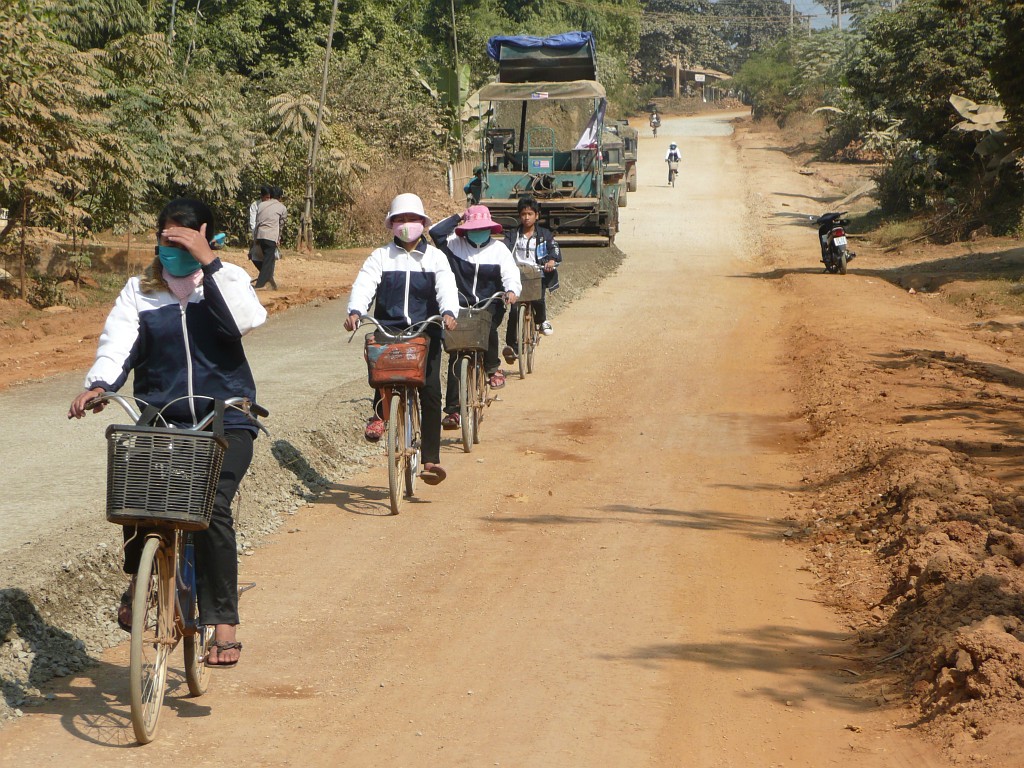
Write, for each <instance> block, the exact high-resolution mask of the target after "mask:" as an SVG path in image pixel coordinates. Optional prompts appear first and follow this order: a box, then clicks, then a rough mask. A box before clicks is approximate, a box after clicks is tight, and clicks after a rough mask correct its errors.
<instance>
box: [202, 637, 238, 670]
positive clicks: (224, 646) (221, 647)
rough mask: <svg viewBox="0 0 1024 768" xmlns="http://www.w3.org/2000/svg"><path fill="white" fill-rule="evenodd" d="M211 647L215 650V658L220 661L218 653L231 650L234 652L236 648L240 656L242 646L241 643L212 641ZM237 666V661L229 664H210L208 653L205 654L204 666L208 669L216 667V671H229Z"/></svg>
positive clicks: (217, 662) (215, 662) (218, 662)
mask: <svg viewBox="0 0 1024 768" xmlns="http://www.w3.org/2000/svg"><path fill="white" fill-rule="evenodd" d="M213 647H214V648H216V649H217V658H218V659H220V652H221V651H231V650H234V649H236V648H237V649H238V653H239V656H241V653H242V644H241V643H236V642H229V643H225V642H223V641H214V643H213ZM237 664H238V660H237V659H236V660H235V661H230V662H220V661H214V662H211V661H210V654H209V653H207V654H206V666H208V667H216V668H217V669H231V668H232V667H233V666H235V665H237Z"/></svg>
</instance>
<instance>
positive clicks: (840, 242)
mask: <svg viewBox="0 0 1024 768" xmlns="http://www.w3.org/2000/svg"><path fill="white" fill-rule="evenodd" d="M832 242H833V244H835V245H846V238H845V237H837V238H836V239H835V240H833V241H832Z"/></svg>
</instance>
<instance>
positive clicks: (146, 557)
mask: <svg viewBox="0 0 1024 768" xmlns="http://www.w3.org/2000/svg"><path fill="white" fill-rule="evenodd" d="M179 399H183V398H179ZM197 399H205V400H214V398H208V397H204V396H197ZM111 400H113V401H114V402H116V403H118V404H119V405H120V406H121V407H122V408H123V409H124V410H125V412H126V413H127V414H128V415H129V416H131V418H132V421H133V422H134V423H136V424H138V423H139V422H140V421H141V420H142V419H143V414H147V415H146V422H147V424H149V423H152V422H155V421H157V420H159V421H162V422H163V424H164V425H165V426H168V427H169V426H170V425H168V422H167V420H166V419H165V418H164V417H163V409H161V410H159V411H156V412H155V414H153V417H152V419H150V417H149V415H148V412H147V410H146V409H143V410H141V411H140V409H139V408H137V407H136V405H135V404H138V403H141V404H142V405H145V406H147V407H148V404H147V403H145V401H142V400H139V399H137V398H130V400H131V401H132V402H129V398H126V397H124V396H121V395H118V394H116V393H113V392H108V393H105V394H103V395H100V396H99V397H96V398H93V399H92V400H91V401H90V402H89V403H87V404H86V408H87V409H89V410H95V409H96V407H97V406H99V405H101V404H103V403H106V402H108V401H111ZM173 402H177V400H175V401H173ZM223 402H224V406H225V407H230V408H235V409H237V410H239V411H242V412H243V413H245V414H246V415H247V416H249V418H250V419H251V420H252V421H253V423H254V424H255V425H257V426H258V427H259V428H260V429H262V430H263V431H266V430H265V429H264V427H263V425H262V424H260V423H259V420H258V419H257V418H256V417H255V416H254V415H253V414H258V415H263V416H265V415H267V411H266V410H265V409H264V408H262V407H260V406H258V405H256V404H255V403H252V402H250V401H249V400H248V399H247V398H242V397H236V398H229V399H228V400H226V401H223ZM170 404H171V403H168V404H167V405H165V406H164V409H166V408H167V407H168V406H169V405H170ZM219 412H221V409H220V407H219V406H218V407H216V408H214V409H213V410H212V411H211V412H210V413H209V414H207V416H205V417H204V418H203V419H201V420H199V422H198V423H197V424H195V425H193V427H192V430H194V431H199V430H203V429H204V428H205V427H207V426H209V425H210V424H211V423H213V421H214V419H215V418H216V415H217V413H219ZM183 431H189V430H188V429H183ZM134 527H135V531H136V535H139V534H141V535H143V536H144V540H143V543H142V551H141V553H140V557H139V566H138V571H137V573H136V574H135V575H134V576H133V581H132V583H133V585H134V594H133V596H132V602H131V606H132V625H131V652H130V660H129V675H128V677H129V686H128V687H129V698H130V701H131V721H132V727H133V729H134V731H135V737H136V739H137V740H138V741H139V743H141V744H147V743H149V742H151V741H152V740H153V739H154V738H156V733H157V728H158V725H159V722H160V712H161V708H162V705H163V700H164V693H165V691H166V681H167V666H168V657H169V655H170V653H171V651H173V649H174V648H175V647H177V645H178V643H179V642H181V640H182V639H185V654H184V655H185V679H186V682H187V684H188V690H189V693H190V694H191V695H193V696H200V695H202V694H203V693H205V692H206V689H207V686H208V685H209V679H210V669H209V667H207V666H206V664H205V657H206V652H207V650H208V648H209V644H210V643H211V642H212V640H213V634H214V629H213V627H212V626H207V625H203V624H200V622H199V617H198V607H197V595H198V590H197V585H196V551H195V544H194V541H193V534H192V533H191V532H184V531H182V530H179V529H177V528H175V527H174V525H172V524H154V525H149V524H142V525H135V526H134Z"/></svg>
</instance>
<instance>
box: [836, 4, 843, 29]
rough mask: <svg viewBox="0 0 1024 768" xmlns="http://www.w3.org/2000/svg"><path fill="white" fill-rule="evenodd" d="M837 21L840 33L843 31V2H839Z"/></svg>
mask: <svg viewBox="0 0 1024 768" xmlns="http://www.w3.org/2000/svg"><path fill="white" fill-rule="evenodd" d="M836 21H837V22H838V23H839V31H840V32H842V31H843V0H839V8H838V12H837V13H836Z"/></svg>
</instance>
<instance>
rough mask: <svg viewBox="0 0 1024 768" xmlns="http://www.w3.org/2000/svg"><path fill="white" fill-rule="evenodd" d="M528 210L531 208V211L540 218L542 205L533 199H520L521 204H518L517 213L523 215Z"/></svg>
mask: <svg viewBox="0 0 1024 768" xmlns="http://www.w3.org/2000/svg"><path fill="white" fill-rule="evenodd" d="M527 208H529V209H530V210H531V211H533V212H534V213H536V214H537V215H538V216H540V203H538V202H537V201H536V200H534V199H533V198H532V197H520V198H519V202H518V203H516V212H517V213H522V212H523V211H524V210H526V209H527Z"/></svg>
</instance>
